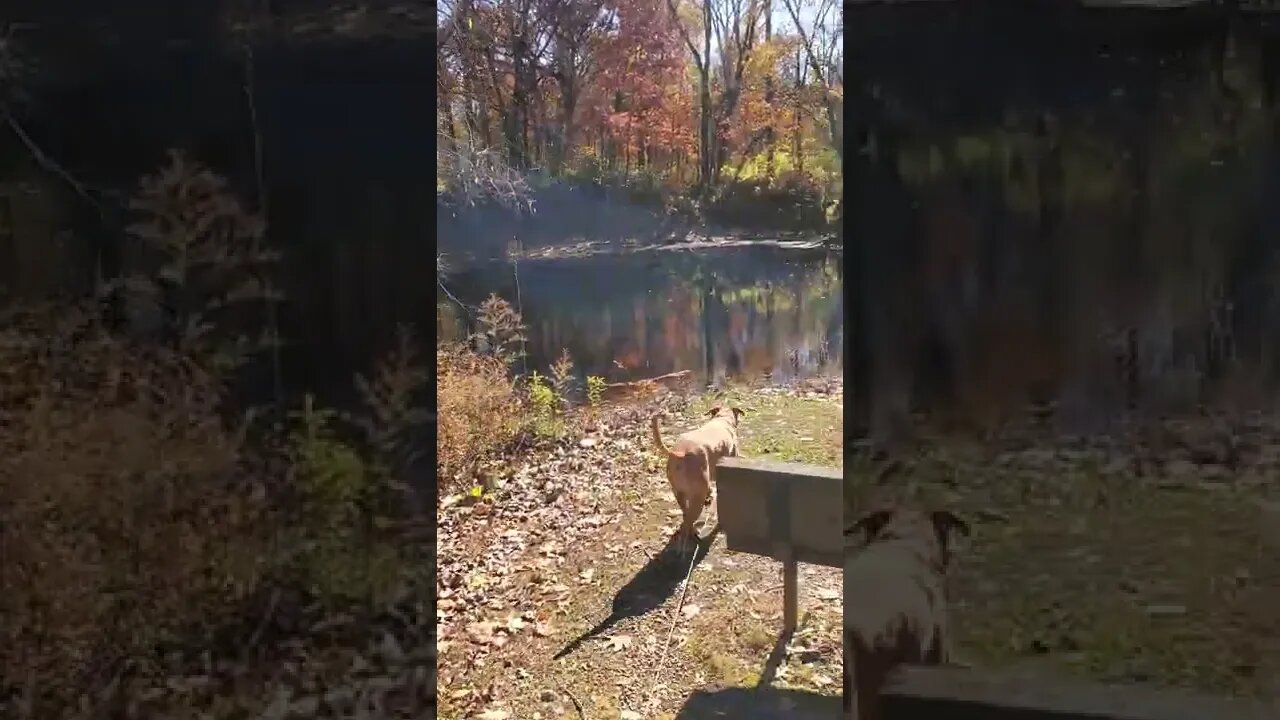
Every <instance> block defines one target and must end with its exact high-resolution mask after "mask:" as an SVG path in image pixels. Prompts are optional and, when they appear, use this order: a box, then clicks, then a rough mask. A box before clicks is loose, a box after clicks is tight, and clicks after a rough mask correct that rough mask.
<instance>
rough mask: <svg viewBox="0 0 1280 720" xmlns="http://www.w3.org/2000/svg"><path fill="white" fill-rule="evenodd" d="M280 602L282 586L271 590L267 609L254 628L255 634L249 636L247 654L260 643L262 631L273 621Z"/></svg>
mask: <svg viewBox="0 0 1280 720" xmlns="http://www.w3.org/2000/svg"><path fill="white" fill-rule="evenodd" d="M279 603H280V588H275V589H273V590H272V591H271V599H270V600H268V601H267V611H266V612H264V613H262V618H261V619H259V620H258V626H257V627H255V628H254V629H253V634H252V635H250V636H249V640H248V642H246V643H245V654H246V655H247V654H248V653H249V651H251V650H253V648H254V647H255V646H256V645H257V644H258V641H259V640H260V639H262V633H263V632H264V631H265V630H266V629H267V623H269V622H271V616H272V615H274V614H275V613H276V605H278V604H279Z"/></svg>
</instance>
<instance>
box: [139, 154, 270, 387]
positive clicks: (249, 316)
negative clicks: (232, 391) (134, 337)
mask: <svg viewBox="0 0 1280 720" xmlns="http://www.w3.org/2000/svg"><path fill="white" fill-rule="evenodd" d="M129 207H130V209H131V210H133V211H134V212H135V213H137V214H138V215H139V220H138V221H137V222H135V223H134V224H132V225H130V226H129V228H128V231H129V234H130V235H131V236H132V237H134V238H135V239H137V240H138V241H140V242H141V243H142V244H143V246H144V247H145V248H147V249H148V250H149V251H150V255H151V260H152V269H153V272H151V273H149V274H145V275H134V276H131V277H129V278H126V279H124V280H123V281H122V282H123V286H124V289H125V290H128V291H130V292H131V293H132V295H134V296H135V297H138V298H140V299H142V300H143V301H144V302H146V301H148V300H149V301H150V302H152V303H155V304H158V305H159V307H160V308H161V309H162V310H163V315H164V318H165V319H164V325H165V328H164V331H165V334H166V335H167V336H169V337H172V338H174V345H175V347H176V348H177V349H178V350H179V351H181V352H183V353H185V354H189V355H192V356H194V357H198V358H201V359H203V360H205V361H206V362H208V364H209V365H210V367H213V368H216V369H219V370H226V369H230V368H232V367H235V366H236V365H237V364H239V363H240V362H242V360H243V359H244V357H245V356H246V355H248V354H251V353H255V352H258V351H260V350H263V349H265V348H266V347H268V346H271V345H272V344H274V343H276V342H277V340H276V339H275V338H274V337H272V335H274V331H273V329H271V328H268V327H265V324H264V323H263V322H262V320H261V319H260V316H261V313H259V312H257V311H256V308H257V307H259V306H260V304H261V303H264V302H265V303H276V302H279V301H280V299H281V298H280V297H279V296H278V295H277V294H276V293H275V292H269V291H268V287H269V286H268V284H267V282H266V272H267V269H268V268H269V267H271V266H273V265H274V264H276V263H278V262H279V259H280V256H279V254H278V253H276V252H274V251H271V250H268V249H265V248H264V238H263V235H264V230H265V226H264V223H263V220H262V218H260V217H258V216H257V215H255V214H252V213H250V212H248V211H247V210H245V208H244V207H243V206H242V205H241V203H240V201H239V200H238V199H237V198H236V197H235V195H234V194H233V193H231V192H230V190H229V189H228V188H227V182H226V180H225V179H223V178H222V177H220V176H218V175H217V174H215V173H214V172H212V171H211V170H209V169H208V168H206V167H204V166H202V165H200V164H199V163H196V162H192V161H190V160H188V159H187V158H186V157H185V156H184V155H183V154H182V153H181V152H179V151H176V150H171V151H170V152H169V163H168V164H167V165H165V166H164V167H162V168H161V169H160V170H158V171H157V172H156V173H154V174H152V175H148V176H145V177H143V178H142V180H141V181H140V182H139V184H138V189H137V192H136V193H135V195H134V197H133V198H132V200H131V201H130V203H129ZM268 331H270V332H268ZM246 333H251V334H254V335H257V337H254V338H250V337H248V336H247V335H246Z"/></svg>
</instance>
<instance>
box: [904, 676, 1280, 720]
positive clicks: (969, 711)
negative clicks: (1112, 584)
mask: <svg viewBox="0 0 1280 720" xmlns="http://www.w3.org/2000/svg"><path fill="white" fill-rule="evenodd" d="M882 698H883V703H884V705H883V707H884V720H909V719H912V718H937V717H945V718H948V720H978V719H979V718H981V720H1216V719H1217V718H1231V720H1264V719H1265V720H1276V718H1280V703H1277V704H1273V705H1270V706H1268V705H1267V704H1264V703H1261V702H1258V701H1252V700H1245V699H1237V698H1216V697H1207V696H1203V695H1196V694H1192V693H1189V692H1185V691H1181V690H1168V689H1164V688H1154V687H1150V686H1136V685H1101V684H1090V683H1081V682H1056V681H1053V682H1050V681H1046V680H1035V681H1031V680H1028V679H1027V678H1025V677H1017V676H1014V675H1012V674H1001V673H988V672H980V671H977V670H966V669H961V668H941V667H906V668H902V669H901V672H900V673H899V674H897V675H896V676H895V677H894V678H893V679H892V680H891V681H890V682H889V684H888V685H887V686H886V688H885V690H884V692H883V693H882Z"/></svg>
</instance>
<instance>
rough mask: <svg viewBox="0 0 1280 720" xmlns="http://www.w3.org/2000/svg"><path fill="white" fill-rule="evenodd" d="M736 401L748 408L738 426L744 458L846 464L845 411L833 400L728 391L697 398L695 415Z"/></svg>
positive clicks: (692, 410)
mask: <svg viewBox="0 0 1280 720" xmlns="http://www.w3.org/2000/svg"><path fill="white" fill-rule="evenodd" d="M718 404H719V405H723V404H729V405H737V406H738V407H741V408H742V409H743V410H746V411H747V415H745V416H743V418H742V420H741V422H740V424H739V426H738V438H739V441H740V442H741V443H742V446H741V448H740V451H741V452H742V454H743V455H744V456H746V457H758V458H767V459H771V460H782V461H787V462H803V463H812V464H815V465H826V466H829V467H833V466H834V467H838V466H840V465H842V464H843V462H844V446H843V441H844V440H843V438H844V435H843V432H842V430H843V427H844V419H843V410H842V409H841V408H840V406H839V405H838V404H836V403H833V402H831V401H829V400H823V399H817V398H807V397H800V396H796V395H791V394H787V393H785V392H780V391H779V392H773V391H768V392H765V391H752V390H750V389H745V388H736V389H730V390H727V391H725V392H723V393H711V394H707V395H703V396H701V397H699V398H697V399H696V400H695V401H694V402H693V403H692V404H691V406H690V414H691V415H693V416H695V417H696V416H701V415H705V413H706V412H707V410H709V409H710V408H712V407H713V406H715V405H718Z"/></svg>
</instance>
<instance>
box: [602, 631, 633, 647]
mask: <svg viewBox="0 0 1280 720" xmlns="http://www.w3.org/2000/svg"><path fill="white" fill-rule="evenodd" d="M604 646H605V647H607V648H609V649H610V650H614V651H618V650H625V649H627V648H629V647H631V636H630V635H614V636H613V637H611V638H609V639H608V640H607V641H605V644H604Z"/></svg>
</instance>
